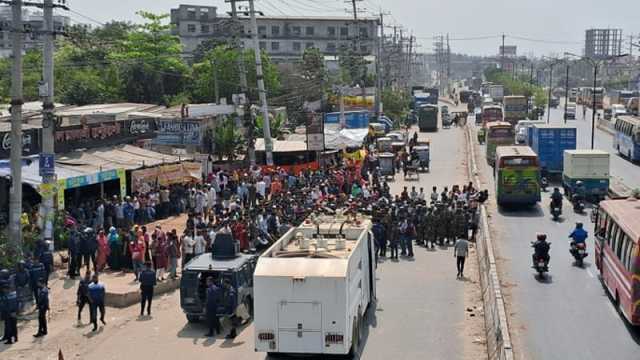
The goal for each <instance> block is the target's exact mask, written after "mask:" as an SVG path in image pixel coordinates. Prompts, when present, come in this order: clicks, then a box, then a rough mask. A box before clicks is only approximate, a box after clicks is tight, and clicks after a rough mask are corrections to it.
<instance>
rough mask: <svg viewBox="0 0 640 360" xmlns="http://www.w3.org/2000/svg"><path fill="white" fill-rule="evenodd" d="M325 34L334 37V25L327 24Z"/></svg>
mask: <svg viewBox="0 0 640 360" xmlns="http://www.w3.org/2000/svg"><path fill="white" fill-rule="evenodd" d="M327 36H329V37H335V36H336V28H335V27H334V26H329V27H328V28H327Z"/></svg>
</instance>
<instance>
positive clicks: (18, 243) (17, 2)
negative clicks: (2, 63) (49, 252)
mask: <svg viewBox="0 0 640 360" xmlns="http://www.w3.org/2000/svg"><path fill="white" fill-rule="evenodd" d="M11 13H12V21H11V38H12V46H13V49H12V52H13V66H12V68H11V189H10V190H9V208H10V210H9V244H10V252H9V255H10V256H12V257H14V258H21V257H22V226H21V225H20V214H21V213H22V104H23V98H22V97H23V94H22V91H23V90H22V86H23V79H22V43H23V36H24V29H23V26H22V0H14V1H13V2H12V3H11Z"/></svg>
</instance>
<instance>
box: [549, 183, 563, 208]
mask: <svg viewBox="0 0 640 360" xmlns="http://www.w3.org/2000/svg"><path fill="white" fill-rule="evenodd" d="M551 208H559V209H560V210H562V193H561V192H560V189H558V188H557V187H554V188H553V193H552V194H551Z"/></svg>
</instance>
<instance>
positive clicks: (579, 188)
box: [571, 180, 586, 206]
mask: <svg viewBox="0 0 640 360" xmlns="http://www.w3.org/2000/svg"><path fill="white" fill-rule="evenodd" d="M585 191H586V190H585V188H584V184H583V183H582V181H580V180H578V181H576V189H575V192H574V194H573V196H572V197H571V200H572V202H573V204H574V206H575V204H576V203H577V202H579V201H584V200H585Z"/></svg>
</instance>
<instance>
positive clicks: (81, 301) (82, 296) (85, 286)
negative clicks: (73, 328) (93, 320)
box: [76, 271, 91, 323]
mask: <svg viewBox="0 0 640 360" xmlns="http://www.w3.org/2000/svg"><path fill="white" fill-rule="evenodd" d="M89 284H91V271H87V272H85V273H84V277H83V278H82V279H80V282H79V283H78V291H77V292H76V305H77V306H78V323H80V322H81V321H82V309H84V307H85V305H87V304H90V300H89ZM89 316H91V305H89Z"/></svg>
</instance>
